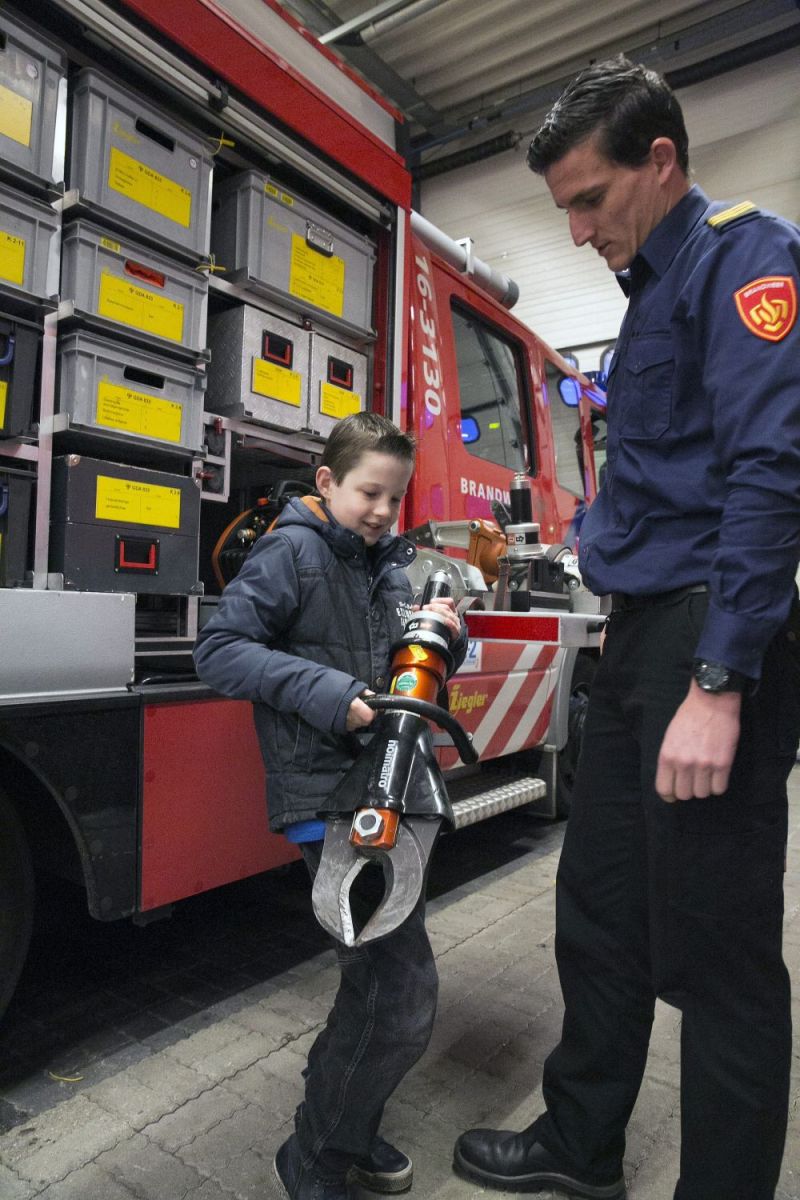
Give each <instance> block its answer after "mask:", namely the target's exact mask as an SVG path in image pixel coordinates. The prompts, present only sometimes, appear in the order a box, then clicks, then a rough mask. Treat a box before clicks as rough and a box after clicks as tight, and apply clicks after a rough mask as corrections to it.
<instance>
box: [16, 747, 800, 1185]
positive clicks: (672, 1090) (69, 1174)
mask: <svg viewBox="0 0 800 1200" xmlns="http://www.w3.org/2000/svg"><path fill="white" fill-rule="evenodd" d="M562 836H563V826H559V825H545V824H542V823H539V822H537V821H535V820H534V819H533V818H531V817H530V816H528V815H525V814H508V815H507V816H505V817H501V818H495V820H494V821H492V822H488V823H487V824H486V825H485V826H479V827H476V828H474V829H472V830H464V831H462V832H461V833H459V834H458V835H456V836H455V837H452V838H448V839H446V840H445V841H443V842H442V843H441V844H440V846H439V850H438V854H437V862H436V864H435V868H434V871H433V872H432V878H431V883H432V892H433V899H432V900H431V903H430V910H429V911H430V917H429V928H430V932H431V938H432V941H433V945H434V949H435V951H436V955H437V960H438V966H439V971H440V976H441V999H440V1007H439V1014H438V1018H437V1024H436V1029H435V1032H434V1035H433V1040H432V1043H431V1046H430V1048H429V1050H428V1052H427V1054H426V1055H425V1057H424V1058H423V1060H422V1062H421V1063H420V1064H419V1065H418V1066H417V1068H416V1069H415V1070H414V1071H413V1072H412V1073H411V1074H410V1075H409V1076H408V1077H407V1079H406V1080H405V1081H404V1083H403V1084H402V1086H401V1087H400V1089H399V1090H398V1092H397V1093H396V1094H395V1096H394V1097H393V1099H392V1101H391V1102H390V1104H389V1105H388V1106H387V1110H386V1114H385V1120H384V1126H383V1130H382V1132H383V1133H384V1134H385V1136H386V1137H388V1138H389V1139H390V1140H392V1141H395V1142H396V1143H397V1144H399V1145H401V1146H402V1147H403V1148H404V1149H405V1150H407V1151H408V1153H409V1154H411V1156H412V1157H413V1159H414V1162H415V1183H414V1190H413V1192H412V1195H417V1196H423V1197H425V1198H426V1200H427V1198H430V1200H472V1198H474V1197H478V1196H489V1195H496V1194H497V1193H488V1192H484V1191H483V1189H481V1188H479V1187H475V1186H472V1185H470V1184H468V1183H466V1182H464V1181H463V1180H461V1179H459V1178H457V1177H456V1176H454V1175H453V1174H452V1172H451V1168H450V1155H451V1150H452V1144H453V1140H454V1138H455V1137H456V1135H457V1134H458V1133H459V1132H460V1131H461V1130H462V1129H463V1128H465V1127H467V1126H471V1125H477V1124H481V1123H489V1124H492V1125H497V1126H505V1127H510V1128H514V1127H516V1128H519V1127H521V1126H522V1125H524V1124H527V1123H528V1122H529V1121H530V1120H531V1119H532V1118H533V1117H534V1116H535V1114H536V1112H537V1111H538V1109H539V1107H540V1093H539V1083H540V1079H541V1068H542V1062H543V1060H544V1058H545V1057H546V1055H547V1053H548V1052H549V1051H550V1049H551V1048H552V1046H553V1044H554V1042H555V1040H556V1039H557V1037H558V1032H559V1028H560V1021H561V998H560V993H559V989H558V981H557V978H556V972H555V966H554V962H553V934H554V916H553V898H554V879H555V871H556V866H557V862H558V855H559V852H560V848H561V840H562ZM54 922H55V924H54V927H53V923H54ZM48 926H50V927H49V928H48V930H47V931H45V932H43V933H40V934H39V935H38V936H37V942H36V944H35V945H34V949H33V954H32V958H31V964H30V966H29V967H28V968H26V972H25V975H24V976H23V980H22V982H21V986H20V989H19V993H18V996H17V998H16V999H15V1001H14V1003H13V1005H12V1007H11V1009H10V1010H9V1012H8V1014H7V1016H6V1019H5V1021H4V1023H3V1025H2V1026H1V1027H0V1197H2V1200H33V1197H37V1198H41V1200H255V1198H257V1197H258V1198H261V1197H268V1196H270V1195H272V1194H273V1192H272V1183H271V1175H272V1172H271V1163H272V1155H273V1153H274V1151H275V1149H276V1147H277V1146H278V1145H279V1144H280V1142H281V1141H282V1140H283V1138H284V1137H285V1136H286V1133H287V1131H288V1130H289V1128H290V1126H291V1119H292V1114H293V1111H294V1108H295V1105H296V1104H297V1102H298V1099H299V1098H300V1095H301V1074H300V1073H301V1070H302V1067H303V1065H304V1060H305V1056H306V1054H307V1052H308V1048H309V1046H310V1045H311V1042H312V1041H313V1039H314V1037H315V1035H316V1032H317V1031H318V1030H319V1028H320V1027H321V1025H322V1023H323V1021H324V1019H325V1015H326V1012H327V1009H328V1005H329V1003H330V1000H331V997H332V993H333V989H334V987H335V981H336V974H337V973H336V967H335V963H334V957H333V952H332V951H331V950H330V949H329V948H328V947H327V943H326V942H325V939H324V936H323V935H322V934H321V931H320V930H319V929H318V927H317V926H316V924H315V922H314V920H313V917H312V915H311V911H310V899H309V894H308V887H307V886H306V884H305V880H304V878H303V876H302V873H301V872H300V870H299V865H298V867H292V868H289V869H288V870H286V871H285V872H281V873H278V874H274V875H273V876H270V877H262V878H260V879H259V880H254V881H246V882H245V883H243V884H240V885H235V886H234V887H232V888H230V889H224V891H222V892H217V893H213V894H210V895H209V896H205V897H198V898H196V899H195V900H192V901H189V902H186V903H185V904H184V905H181V906H179V908H178V909H177V910H176V913H175V915H174V917H173V919H172V920H171V921H169V922H165V923H163V924H160V925H157V926H151V927H150V928H148V929H144V930H142V929H134V928H133V927H132V926H127V925H114V926H102V925H97V924H95V923H94V922H90V921H89V920H88V919H86V918H84V917H83V916H82V908H81V905H80V901H79V899H78V898H77V897H76V898H74V899H72V900H70V899H69V898H67V899H64V898H62V900H61V903H60V905H59V909H58V915H57V917H51V919H50V921H49V922H48ZM785 928H786V953H787V960H788V962H789V965H790V969H792V971H793V975H794V977H795V978H798V966H800V768H798V769H797V771H796V772H795V777H794V779H793V781H792V805H791V837H790V845H789V858H788V873H787V877H786V926H785ZM795 1025H796V1028H798V1029H800V1020H798V1021H796V1022H795ZM679 1033H680V1018H679V1014H678V1013H677V1012H676V1011H674V1010H673V1009H670V1008H668V1007H667V1006H665V1005H661V1004H659V1006H658V1010H657V1015H656V1023H655V1028H654V1034H653V1039H652V1043H651V1052H650V1058H649V1061H648V1067H647V1073H646V1077H645V1082H644V1085H643V1088H642V1091H641V1095H640V1098H639V1101H638V1103H637V1106H636V1109H635V1111H634V1114H633V1118H632V1120H631V1124H630V1127H629V1137H628V1151H627V1156H626V1162H625V1173H626V1178H627V1179H628V1191H629V1198H630V1200H672V1193H673V1188H674V1183H675V1178H676V1175H677V1162H678V1124H679V1115H678V1114H679V1093H678V1053H679ZM796 1047H797V1049H800V1035H798V1036H797V1038H796ZM795 1058H796V1061H797V1050H796V1054H795ZM792 1100H793V1103H792V1114H791V1124H790V1131H789V1139H788V1142H787V1149H786V1155H785V1160H784V1169H783V1174H782V1177H781V1184H780V1188H779V1191H778V1193H777V1200H800V1136H798V1135H800V1112H799V1111H798V1108H799V1107H800V1105H798V1100H800V1068H798V1070H797V1071H796V1072H795V1075H794V1077H793V1089H792ZM363 1195H364V1196H366V1195H367V1193H363ZM545 1200H547V1195H546V1194H545ZM720 1200H724V1198H722V1197H721V1198H720Z"/></svg>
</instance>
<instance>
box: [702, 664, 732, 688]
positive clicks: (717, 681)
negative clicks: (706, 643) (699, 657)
mask: <svg viewBox="0 0 800 1200" xmlns="http://www.w3.org/2000/svg"><path fill="white" fill-rule="evenodd" d="M694 677H695V679H696V680H697V684H698V686H699V687H701V688H702V689H703V691H704V692H725V691H728V690H729V689H730V685H731V673H730V671H729V670H728V668H727V667H724V666H722V664H721V663H709V662H696V663H695V665H694Z"/></svg>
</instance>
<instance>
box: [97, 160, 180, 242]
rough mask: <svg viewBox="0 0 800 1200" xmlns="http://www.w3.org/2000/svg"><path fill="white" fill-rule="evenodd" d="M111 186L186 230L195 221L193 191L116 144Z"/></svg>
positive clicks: (109, 167)
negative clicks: (126, 152)
mask: <svg viewBox="0 0 800 1200" xmlns="http://www.w3.org/2000/svg"><path fill="white" fill-rule="evenodd" d="M108 186H109V187H110V188H112V189H113V190H114V191H115V192H120V193H121V194H122V195H123V196H127V197H128V199H129V200H135V201H136V203H137V204H143V205H144V207H145V208H149V209H152V211H153V212H157V213H159V214H160V215H161V216H162V217H167V219H168V220H170V221H175V223H176V224H177V225H183V227H184V228H185V229H188V228H189V225H190V224H191V220H192V193H191V192H189V191H187V189H186V188H185V187H181V185H180V184H179V183H176V182H175V181H174V179H168V178H167V177H166V175H160V174H159V173H158V171H154V170H153V168H152V167H148V166H146V165H145V164H144V163H142V162H139V160H138V159H137V158H131V156H130V155H129V154H125V153H123V151H122V150H118V149H117V147H116V146H112V147H111V159H110V161H109V165H108Z"/></svg>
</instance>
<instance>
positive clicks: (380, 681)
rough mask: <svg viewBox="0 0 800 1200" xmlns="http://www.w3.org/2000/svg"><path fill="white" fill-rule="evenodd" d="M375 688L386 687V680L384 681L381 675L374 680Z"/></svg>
mask: <svg viewBox="0 0 800 1200" xmlns="http://www.w3.org/2000/svg"><path fill="white" fill-rule="evenodd" d="M375 687H378V688H383V687H386V680H385V679H384V677H383V675H379V676H378V678H377V679H376V680H375Z"/></svg>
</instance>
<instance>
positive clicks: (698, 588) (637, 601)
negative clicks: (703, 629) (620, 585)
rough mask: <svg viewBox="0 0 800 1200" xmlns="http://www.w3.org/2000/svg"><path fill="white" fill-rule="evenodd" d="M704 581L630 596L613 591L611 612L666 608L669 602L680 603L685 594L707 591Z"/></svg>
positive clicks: (691, 594) (692, 594)
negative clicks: (670, 589)
mask: <svg viewBox="0 0 800 1200" xmlns="http://www.w3.org/2000/svg"><path fill="white" fill-rule="evenodd" d="M707 591H708V585H707V584H705V583H693V584H690V585H689V586H688V587H682V588H674V589H673V590H672V591H671V592H651V593H650V594H649V595H645V596H631V595H629V594H628V593H627V592H613V593H612V595H611V611H612V612H633V611H634V610H635V609H639V608H667V607H669V606H670V605H671V604H680V602H681V600H685V599H686V597H687V596H695V595H698V594H699V593H701V592H707Z"/></svg>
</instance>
